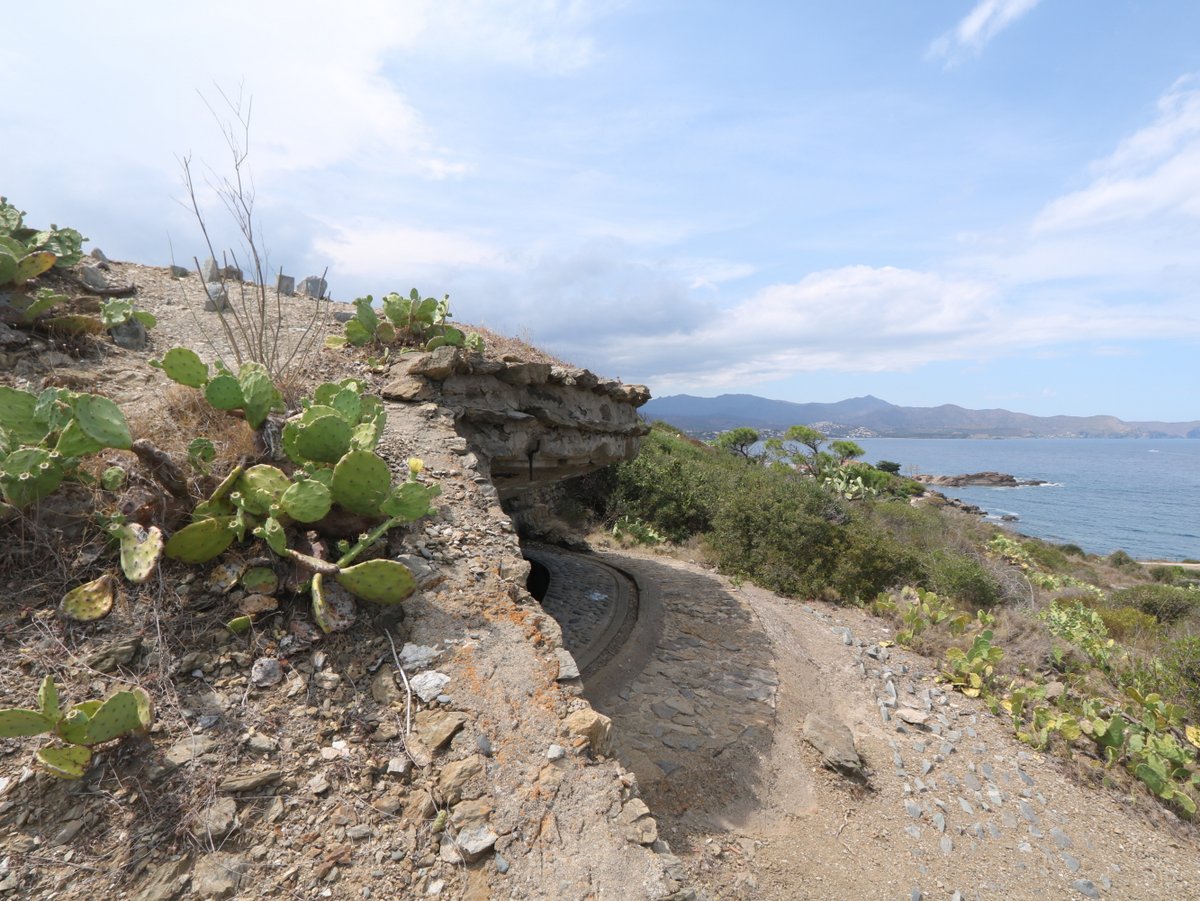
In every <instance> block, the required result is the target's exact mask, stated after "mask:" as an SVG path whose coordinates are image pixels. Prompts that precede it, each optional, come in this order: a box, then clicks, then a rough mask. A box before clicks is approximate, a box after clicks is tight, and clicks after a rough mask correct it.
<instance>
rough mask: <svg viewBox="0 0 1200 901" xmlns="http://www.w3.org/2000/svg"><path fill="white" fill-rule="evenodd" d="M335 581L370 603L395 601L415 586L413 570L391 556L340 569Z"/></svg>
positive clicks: (408, 593) (410, 591)
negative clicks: (391, 558)
mask: <svg viewBox="0 0 1200 901" xmlns="http://www.w3.org/2000/svg"><path fill="white" fill-rule="evenodd" d="M337 581H338V584H340V585H341V586H342V587H343V588H345V589H346V590H347V591H349V592H350V593H351V594H353V595H354V596H355V597H358V598H362V599H363V600H364V601H370V602H371V603H373V604H399V603H400V602H401V601H403V600H404V599H405V598H406V597H408V596H409V595H411V594H412V593H413V592H414V591H416V589H417V583H416V580H415V579H414V578H413V574H412V573H411V572H409V571H408V567H406V566H405V565H404V564H403V563H399V562H397V561H395V560H368V561H366V562H365V563H359V564H356V565H355V566H349V567H346V568H345V569H343V570H342V571H341V572H340V573H338V575H337Z"/></svg>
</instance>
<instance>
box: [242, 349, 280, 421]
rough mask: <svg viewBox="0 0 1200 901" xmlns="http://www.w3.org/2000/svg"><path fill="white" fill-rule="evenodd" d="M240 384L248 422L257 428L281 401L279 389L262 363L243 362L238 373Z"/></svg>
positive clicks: (243, 406)
mask: <svg viewBox="0 0 1200 901" xmlns="http://www.w3.org/2000/svg"><path fill="white" fill-rule="evenodd" d="M238 385H239V386H240V388H241V391H242V398H243V404H242V409H243V410H244V411H245V413H246V422H248V423H250V426H251V427H252V428H255V429H257V428H259V427H260V426H261V425H262V424H263V423H264V422H265V421H266V419H267V416H268V414H269V413H270V412H271V408H272V407H273V406H275V404H276V403H277V402H278V401H279V399H280V396H279V391H278V390H276V388H275V385H274V384H272V382H271V377H270V375H268V374H267V369H266V367H265V366H263V365H262V364H261V363H243V364H242V370H241V373H240V374H239V375H238Z"/></svg>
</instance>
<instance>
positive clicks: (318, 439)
mask: <svg viewBox="0 0 1200 901" xmlns="http://www.w3.org/2000/svg"><path fill="white" fill-rule="evenodd" d="M284 431H286V429H285V430H284ZM351 437H352V430H351V428H350V424H349V423H348V422H346V420H345V419H343V418H342V416H341V414H339V413H333V414H330V415H327V416H318V417H317V418H316V419H314V420H313V421H312V422H309V423H307V424H303V423H302V424H301V425H299V426H298V431H297V434H296V435H295V441H294V442H293V447H294V448H295V450H296V453H297V454H298V455H299V459H300V460H318V461H320V462H322V463H335V462H337V461H338V460H340V459H341V458H342V456H343V455H344V454H345V453H346V451H347V449H349V447H350V439H351ZM284 448H285V450H286V448H287V442H286V440H285V443H284Z"/></svg>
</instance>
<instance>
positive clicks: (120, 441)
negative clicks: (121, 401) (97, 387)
mask: <svg viewBox="0 0 1200 901" xmlns="http://www.w3.org/2000/svg"><path fill="white" fill-rule="evenodd" d="M74 410H75V421H76V422H78V423H79V425H80V427H81V428H82V429H83V430H84V431H85V432H86V433H87V434H88V436H89V437H90V438H92V439H93V440H94V441H98V442H100V444H101V446H103V447H114V448H118V449H120V450H129V448H130V446H132V444H133V438H132V436H130V434H129V425H128V423H126V422H125V414H124V413H122V412H121V408H120V407H118V406H117V405H116V404H115V403H113V402H112V401H111V400H109V399H108V398H107V397H100V396H99V395H96V394H81V395H79V397H78V398H76V400H75V403H74Z"/></svg>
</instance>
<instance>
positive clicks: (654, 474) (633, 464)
mask: <svg viewBox="0 0 1200 901" xmlns="http://www.w3.org/2000/svg"><path fill="white" fill-rule="evenodd" d="M731 464H732V465H731ZM738 464H739V461H738V460H736V459H734V458H733V457H732V456H731V455H729V454H724V453H719V452H717V451H714V450H713V449H712V448H709V447H705V446H703V445H693V444H692V443H691V442H690V441H689V440H688V439H686V438H683V437H680V436H678V435H675V434H672V433H671V432H669V431H668V430H666V429H662V428H659V427H657V426H656V427H655V428H654V429H653V431H651V432H650V434H649V435H647V436H646V438H645V439H644V440H643V442H642V450H641V453H640V454H638V457H637V459H635V460H631V461H629V462H628V463H622V464H620V465H619V466H617V467H616V485H615V488H614V490H613V491H612V494H611V496H610V497H609V501H608V510H607V516H608V518H609V519H610V520H614V521H615V520H616V519H618V518H620V517H622V516H629V517H632V518H634V519H637V520H640V521H642V522H645V523H647V524H649V525H651V526H653V527H654V529H655V530H656V531H657V532H658V533H659V534H661V535H662V536H663V537H665V538H666V539H667V540H668V541H673V542H676V543H678V542H682V541H686V540H687V539H688V538H690V537H691V536H692V535H697V534H701V533H703V532H707V531H708V530H709V528H710V527H711V525H712V517H713V513H714V510H715V508H716V503H717V502H716V497H717V495H718V493H719V491H720V488H719V485H720V483H722V482H724V481H726V480H727V478H728V472H729V471H730V470H731V469H732V468H733V467H738V468H743V469H744V468H745V467H741V466H738Z"/></svg>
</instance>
